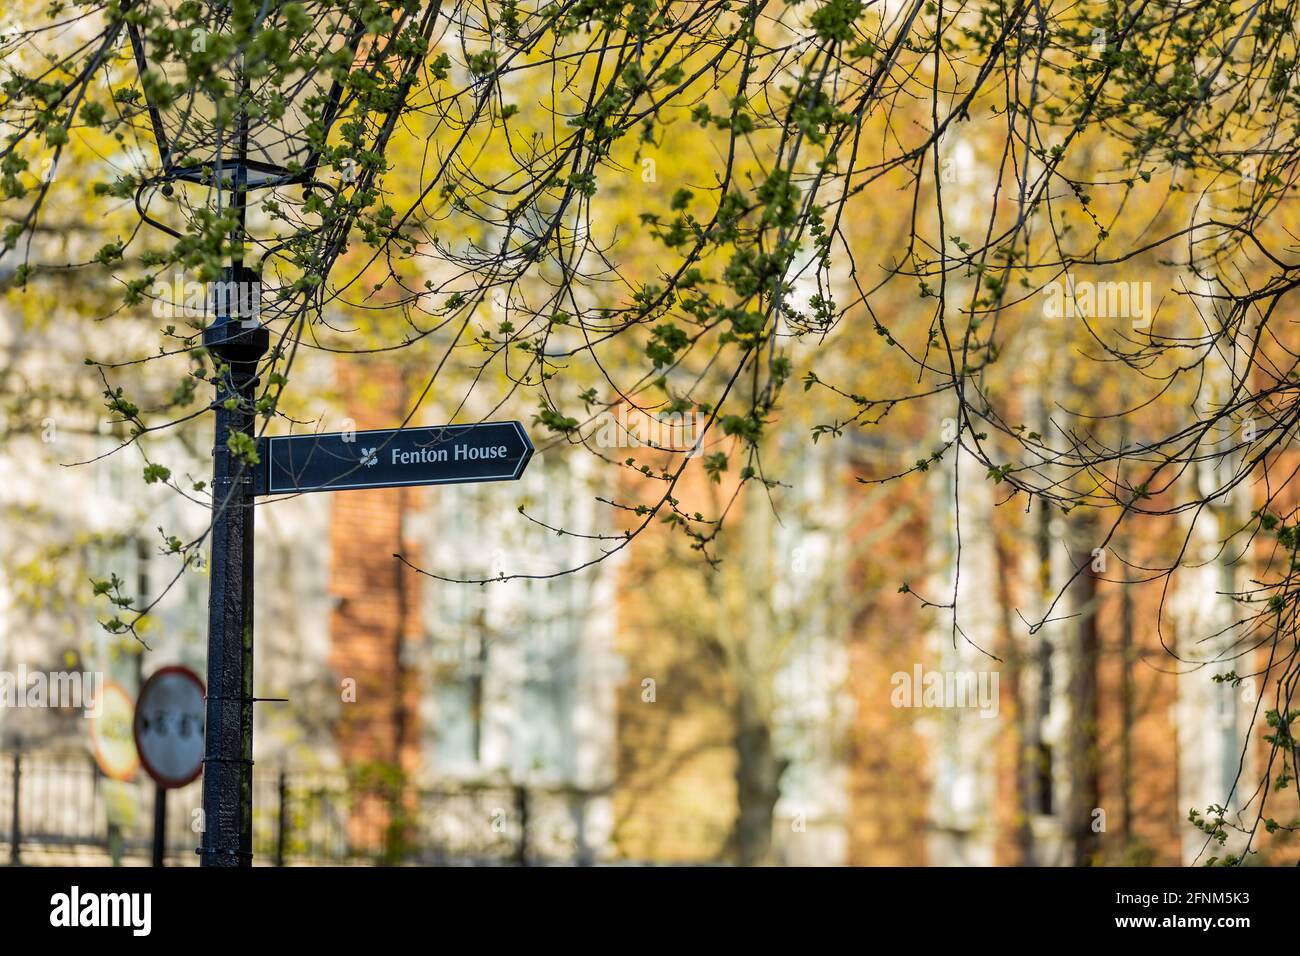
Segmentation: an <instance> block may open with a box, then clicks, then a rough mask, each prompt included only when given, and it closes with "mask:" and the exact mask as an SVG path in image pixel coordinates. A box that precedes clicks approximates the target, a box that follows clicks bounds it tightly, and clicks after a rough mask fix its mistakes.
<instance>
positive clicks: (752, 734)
mask: <svg viewBox="0 0 1300 956" xmlns="http://www.w3.org/2000/svg"><path fill="white" fill-rule="evenodd" d="M784 771H785V762H784V761H782V760H779V759H778V758H777V756H776V754H775V752H774V751H773V749H772V734H771V731H770V729H769V728H768V726H767V722H766V721H765V720H764V719H763V717H762V714H761V713H760V712H759V708H758V707H757V706H756V705H755V702H754V700H753V697H752V695H750V694H748V693H746V691H745V690H744V689H743V688H740V689H738V692H737V694H736V803H737V812H736V822H735V830H734V832H733V833H732V842H733V844H734V846H735V851H736V862H737V863H739V864H740V865H741V866H764V865H767V864H770V863H771V862H772V816H773V813H774V812H775V809H776V801H777V798H778V797H779V796H780V793H781V774H782V773H783V772H784Z"/></svg>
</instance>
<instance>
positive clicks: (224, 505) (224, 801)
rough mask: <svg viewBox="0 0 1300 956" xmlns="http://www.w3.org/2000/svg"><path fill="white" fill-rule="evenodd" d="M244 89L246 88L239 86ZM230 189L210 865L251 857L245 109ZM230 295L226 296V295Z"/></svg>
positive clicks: (215, 468)
mask: <svg viewBox="0 0 1300 956" xmlns="http://www.w3.org/2000/svg"><path fill="white" fill-rule="evenodd" d="M237 92H238V94H239V95H241V96H242V92H243V91H242V86H238V85H237ZM237 145H238V159H237V162H236V163H235V169H234V170H233V172H234V181H233V183H231V185H230V186H228V187H227V186H225V183H218V184H217V185H218V187H219V188H220V187H224V188H229V189H230V190H231V192H232V195H233V200H234V202H233V206H232V211H233V212H234V214H235V225H234V228H233V229H232V231H231V244H232V246H234V248H235V253H234V255H233V257H232V259H233V261H232V265H231V267H230V269H229V271H228V272H227V274H226V276H225V279H226V285H225V288H224V290H220V289H219V290H218V295H217V297H216V308H215V320H214V322H213V323H212V324H211V325H209V326H208V327H207V328H206V329H204V332H203V344H204V346H205V347H206V348H207V349H208V351H209V352H211V353H212V354H213V355H214V356H215V357H216V359H217V360H218V361H219V362H220V363H221V366H222V371H221V374H220V375H219V376H218V379H217V401H216V431H215V441H214V448H213V453H212V489H211V491H212V562H211V575H212V578H211V582H210V588H209V592H208V593H209V599H208V699H207V720H206V728H205V730H206V737H205V740H204V758H203V817H204V821H203V822H204V830H203V844H202V846H201V847H200V850H199V852H200V853H201V854H202V864H203V865H204V866H221V867H232V866H252V863H253V524H254V522H253V469H252V467H251V466H250V465H249V464H248V462H247V460H246V459H245V457H244V456H243V455H242V454H241V453H240V452H239V450H238V449H235V448H232V447H231V441H232V439H233V440H238V436H244V440H245V441H246V442H248V443H249V447H251V442H252V441H253V440H254V438H255V427H256V422H257V416H256V412H255V408H254V402H255V401H256V392H257V365H258V361H259V360H260V359H261V357H262V356H263V355H264V354H266V351H267V348H268V346H269V344H270V335H269V333H268V332H267V330H266V329H265V328H263V327H262V325H261V323H260V317H259V315H258V314H257V313H256V312H254V313H253V314H249V312H248V311H247V306H248V305H250V304H251V303H253V302H257V301H259V300H260V289H258V288H257V286H256V283H257V282H258V279H259V277H258V276H257V275H256V273H254V272H252V271H251V270H248V269H245V268H244V266H243V261H242V254H241V252H240V250H241V249H242V246H243V242H244V238H245V235H246V233H245V221H244V220H245V213H246V209H247V198H248V178H247V177H248V172H247V167H246V166H245V164H244V158H245V157H246V156H247V154H248V119H247V116H246V115H244V114H243V113H242V111H241V115H240V118H239V132H238V144H237ZM223 293H224V294H223Z"/></svg>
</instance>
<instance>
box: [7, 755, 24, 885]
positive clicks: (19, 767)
mask: <svg viewBox="0 0 1300 956" xmlns="http://www.w3.org/2000/svg"><path fill="white" fill-rule="evenodd" d="M22 777H23V752H22V747H21V745H19V746H18V749H16V750H14V781H13V782H14V793H13V797H14V802H13V818H12V819H11V820H10V822H9V837H10V840H11V842H10V844H9V865H10V866H17V865H18V864H19V863H21V862H22V860H23V856H22V851H21V850H20V849H19V848H18V845H19V844H20V843H21V842H22V839H23V831H22V816H21V815H20V814H19V812H18V796H19V794H20V793H22V787H21V786H20V783H21V781H22Z"/></svg>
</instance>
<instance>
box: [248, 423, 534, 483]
mask: <svg viewBox="0 0 1300 956" xmlns="http://www.w3.org/2000/svg"><path fill="white" fill-rule="evenodd" d="M257 451H258V457H259V458H260V459H261V464H260V465H259V466H258V468H257V471H256V474H255V477H254V493H255V494H259V495H290V494H301V493H303V492H307V491H346V490H349V489H355V488H396V487H401V486H404V485H452V484H461V483H464V482H471V481H513V480H514V479H516V478H518V477H519V476H520V475H522V474H523V473H524V468H526V467H527V466H528V460H529V459H530V458H532V456H533V443H532V442H531V441H529V440H528V434H527V433H526V432H525V431H524V427H523V425H521V424H520V423H519V422H485V423H483V424H479V425H439V426H437V427H435V428H393V429H385V430H383V431H367V432H329V433H326V434H320V435H289V436H286V437H284V438H262V439H259V440H258V443H257Z"/></svg>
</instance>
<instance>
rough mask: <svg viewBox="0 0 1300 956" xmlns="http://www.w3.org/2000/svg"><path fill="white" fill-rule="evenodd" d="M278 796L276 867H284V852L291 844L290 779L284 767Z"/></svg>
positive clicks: (281, 772) (281, 771) (281, 770)
mask: <svg viewBox="0 0 1300 956" xmlns="http://www.w3.org/2000/svg"><path fill="white" fill-rule="evenodd" d="M277 796H278V797H279V800H280V815H279V821H278V823H277V825H276V829H275V865H276V866H284V851H285V848H286V847H287V846H288V843H289V779H288V774H287V773H286V772H285V769H284V768H283V767H281V768H280V785H279V787H278V789H277Z"/></svg>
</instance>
